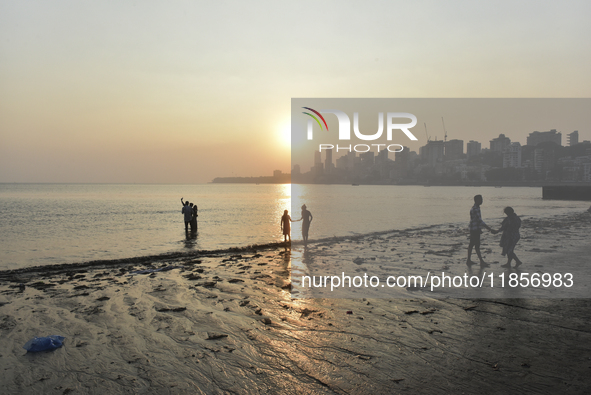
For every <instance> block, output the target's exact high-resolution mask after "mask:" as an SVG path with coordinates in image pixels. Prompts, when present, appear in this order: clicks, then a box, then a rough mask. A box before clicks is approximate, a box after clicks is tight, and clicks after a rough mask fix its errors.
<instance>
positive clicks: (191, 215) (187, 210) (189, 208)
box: [181, 198, 197, 232]
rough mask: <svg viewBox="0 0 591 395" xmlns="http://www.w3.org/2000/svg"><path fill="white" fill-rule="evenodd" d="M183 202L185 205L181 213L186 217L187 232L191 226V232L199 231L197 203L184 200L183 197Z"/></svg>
mask: <svg viewBox="0 0 591 395" xmlns="http://www.w3.org/2000/svg"><path fill="white" fill-rule="evenodd" d="M181 204H182V205H183V208H182V210H181V213H182V214H183V215H184V218H185V232H188V231H189V227H191V232H197V205H196V204H193V203H190V202H183V198H181Z"/></svg>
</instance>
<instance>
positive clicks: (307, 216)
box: [281, 204, 313, 244]
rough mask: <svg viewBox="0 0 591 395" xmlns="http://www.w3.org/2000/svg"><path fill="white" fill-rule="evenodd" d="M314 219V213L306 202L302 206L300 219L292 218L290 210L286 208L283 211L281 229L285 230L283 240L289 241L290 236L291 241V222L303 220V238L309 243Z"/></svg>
mask: <svg viewBox="0 0 591 395" xmlns="http://www.w3.org/2000/svg"><path fill="white" fill-rule="evenodd" d="M312 219H313V217H312V213H311V212H310V211H308V208H307V207H306V205H305V204H304V205H303V206H302V217H301V218H300V219H296V220H292V219H291V217H290V216H289V212H288V211H287V210H285V211H284V212H283V216H282V217H281V231H282V232H283V241H284V242H286V243H287V239H288V238H289V242H290V243H291V222H298V221H303V222H302V238H303V239H304V244H308V231H309V230H310V224H311V223H312Z"/></svg>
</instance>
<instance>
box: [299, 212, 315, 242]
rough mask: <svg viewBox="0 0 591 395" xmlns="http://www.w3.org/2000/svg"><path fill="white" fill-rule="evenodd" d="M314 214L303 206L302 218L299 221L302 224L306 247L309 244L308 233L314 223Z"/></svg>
mask: <svg viewBox="0 0 591 395" xmlns="http://www.w3.org/2000/svg"><path fill="white" fill-rule="evenodd" d="M312 219H313V218H312V213H311V212H309V211H308V208H307V207H306V205H305V204H304V205H303V206H302V218H300V219H299V220H298V221H303V222H302V238H303V239H304V245H306V244H308V231H309V230H310V224H311V223H312Z"/></svg>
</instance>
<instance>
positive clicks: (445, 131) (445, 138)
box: [441, 117, 447, 142]
mask: <svg viewBox="0 0 591 395" xmlns="http://www.w3.org/2000/svg"><path fill="white" fill-rule="evenodd" d="M441 123H442V124H443V132H444V133H445V137H444V138H443V141H444V142H446V141H447V130H445V122H443V117H441Z"/></svg>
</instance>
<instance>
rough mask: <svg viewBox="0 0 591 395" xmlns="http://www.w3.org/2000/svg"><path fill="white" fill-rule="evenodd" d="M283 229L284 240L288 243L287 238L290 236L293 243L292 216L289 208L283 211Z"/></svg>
mask: <svg viewBox="0 0 591 395" xmlns="http://www.w3.org/2000/svg"><path fill="white" fill-rule="evenodd" d="M281 231H282V232H283V242H284V243H287V239H288V238H289V242H290V243H291V217H290V216H289V214H288V212H287V210H285V211H284V212H283V216H282V217H281Z"/></svg>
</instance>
